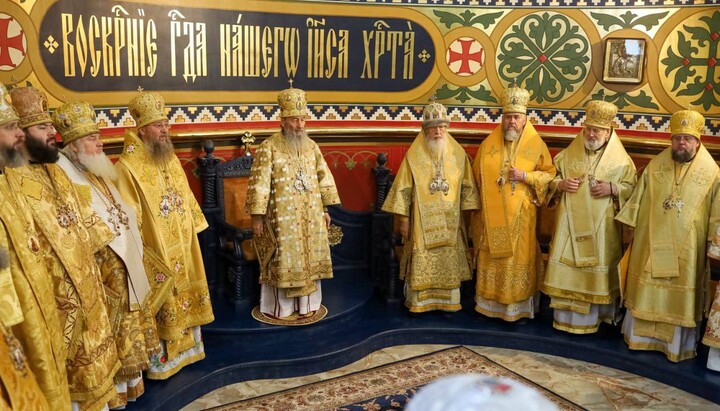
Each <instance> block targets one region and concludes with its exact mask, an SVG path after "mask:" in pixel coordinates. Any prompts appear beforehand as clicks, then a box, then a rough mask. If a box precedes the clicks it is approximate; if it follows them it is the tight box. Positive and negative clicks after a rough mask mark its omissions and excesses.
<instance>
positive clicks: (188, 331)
mask: <svg viewBox="0 0 720 411" xmlns="http://www.w3.org/2000/svg"><path fill="white" fill-rule="evenodd" d="M128 109H129V110H130V114H131V115H132V117H133V119H135V124H136V126H137V128H136V129H135V130H129V131H128V133H127V134H126V136H125V146H124V147H123V151H122V154H121V156H120V160H119V161H118V163H117V164H116V165H115V168H116V170H117V174H118V180H117V184H116V186H117V188H118V191H119V192H120V194H121V195H122V197H123V199H124V200H125V202H126V203H127V204H128V205H130V206H132V207H133V208H134V209H135V212H136V213H137V216H138V220H139V221H140V222H141V234H142V238H143V243H144V245H145V247H147V248H150V249H152V250H153V251H154V252H155V254H156V255H157V256H158V257H159V258H160V260H162V262H163V263H164V265H165V266H167V267H169V269H170V270H171V271H172V276H173V278H174V280H175V289H174V292H173V293H171V294H170V295H169V296H168V298H166V299H165V301H164V303H163V305H162V307H161V308H160V310H159V311H158V314H157V315H156V320H157V329H158V335H159V337H160V339H161V344H160V345H161V351H160V352H159V353H157V354H153V355H151V356H150V366H149V368H148V372H147V377H148V378H150V379H166V378H168V377H170V376H172V375H174V374H175V373H177V372H178V371H179V370H180V369H182V368H183V367H184V366H186V365H188V364H192V363H194V362H197V361H200V360H202V359H203V358H205V348H204V345H203V343H202V338H201V334H200V326H201V325H205V324H208V323H210V322H212V321H213V319H214V316H213V312H212V306H211V304H210V293H209V291H208V286H207V279H206V277H205V267H204V266H203V261H202V255H201V254H200V243H199V242H198V238H197V233H199V232H200V231H202V230H204V229H205V228H207V226H208V224H207V221H205V217H204V216H203V214H202V211H201V210H200V206H199V205H198V203H197V201H196V200H195V196H194V195H193V193H192V191H191V190H190V186H189V185H188V181H187V177H186V176H185V172H184V171H183V168H182V165H180V160H179V159H178V158H177V156H176V155H175V151H174V149H173V144H172V141H171V140H170V135H169V130H170V125H169V124H168V118H167V116H166V115H165V101H164V100H163V98H162V96H160V95H159V94H157V93H149V92H140V94H138V95H137V96H136V97H135V98H133V99H132V100H131V101H130V104H129V107H128Z"/></svg>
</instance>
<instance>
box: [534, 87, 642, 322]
mask: <svg viewBox="0 0 720 411" xmlns="http://www.w3.org/2000/svg"><path fill="white" fill-rule="evenodd" d="M616 112H617V107H615V106H614V105H613V104H611V103H608V102H605V101H600V100H597V101H590V102H589V103H588V105H587V110H586V118H585V125H584V127H583V130H582V131H581V132H580V133H578V135H577V136H576V137H575V139H574V140H573V141H572V142H571V143H570V146H569V147H568V148H566V149H565V150H563V151H561V152H560V153H558V155H556V156H555V160H554V163H555V167H557V172H558V174H557V176H555V179H554V180H553V181H552V182H551V183H550V189H549V193H548V197H549V198H550V199H551V200H550V206H551V207H554V206H556V205H557V219H556V223H555V233H554V235H553V240H552V244H551V246H550V256H549V259H548V266H547V271H546V273H545V281H544V283H543V285H542V291H543V292H544V293H546V294H548V295H550V296H551V297H552V301H551V304H550V307H552V308H554V310H555V311H554V321H553V327H555V328H557V329H559V330H563V331H567V332H570V333H573V334H589V333H594V332H596V331H597V330H598V327H599V325H600V322H602V321H604V322H608V323H612V324H614V323H615V321H616V318H617V316H618V315H619V308H620V307H619V304H618V299H619V297H620V288H619V285H618V274H617V265H618V262H619V261H620V257H622V230H621V228H622V225H621V224H620V223H618V222H616V221H615V214H616V213H617V212H618V211H619V207H622V206H623V205H624V204H625V201H626V200H627V199H628V197H630V194H631V193H632V190H633V188H634V187H635V184H636V183H637V172H636V171H635V164H634V163H633V161H632V159H631V158H630V156H629V155H628V154H627V152H626V151H625V148H624V147H623V145H622V143H621V142H620V139H619V138H618V136H617V134H615V131H614V130H613V128H612V122H613V119H614V117H615V113H616Z"/></svg>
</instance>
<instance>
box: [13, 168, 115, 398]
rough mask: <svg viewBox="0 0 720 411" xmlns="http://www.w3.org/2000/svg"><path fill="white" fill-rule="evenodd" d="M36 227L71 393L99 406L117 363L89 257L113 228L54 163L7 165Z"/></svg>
mask: <svg viewBox="0 0 720 411" xmlns="http://www.w3.org/2000/svg"><path fill="white" fill-rule="evenodd" d="M6 171H7V176H8V181H9V182H10V186H11V187H12V189H13V192H15V193H21V194H22V196H23V197H24V199H25V201H26V202H27V204H28V206H29V208H30V209H31V210H32V213H33V217H34V219H35V222H36V223H37V225H38V228H39V231H40V233H39V234H40V244H41V249H42V250H43V251H44V261H45V265H46V267H47V269H48V271H49V273H50V276H51V277H52V279H53V284H54V290H55V300H56V304H57V307H58V310H59V314H60V323H61V324H63V327H64V332H63V338H64V341H65V344H66V347H67V349H68V358H67V361H66V366H67V373H68V380H69V385H70V396H71V398H72V400H73V401H78V402H81V403H82V404H81V407H83V408H85V409H100V408H102V407H103V406H104V405H105V403H106V402H107V401H108V400H109V399H110V398H111V397H112V396H113V395H114V393H115V390H114V386H113V377H114V375H115V373H116V372H117V370H118V369H119V368H120V362H119V361H118V357H117V350H116V348H115V341H114V339H113V335H112V330H111V328H110V323H109V321H108V317H107V311H106V309H105V304H104V303H105V301H104V293H103V288H102V283H101V278H100V270H99V268H98V266H97V264H96V262H95V260H94V259H93V258H88V257H89V256H92V255H94V254H95V252H96V251H98V250H99V249H101V248H102V247H105V246H106V245H107V244H108V243H109V241H110V239H111V238H112V235H113V234H112V233H111V232H110V230H109V229H108V228H107V226H106V225H105V224H104V223H103V222H102V221H100V220H99V218H97V215H96V214H94V213H93V212H92V210H91V209H89V208H85V207H82V206H81V205H80V202H79V200H78V197H77V193H76V192H75V188H74V186H73V184H72V182H71V181H70V180H69V179H68V178H67V175H66V174H65V173H64V171H62V169H61V168H59V167H58V166H57V165H55V164H44V165H43V164H31V165H28V166H25V167H19V168H11V169H8V170H6Z"/></svg>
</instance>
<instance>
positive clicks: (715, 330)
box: [702, 287, 720, 348]
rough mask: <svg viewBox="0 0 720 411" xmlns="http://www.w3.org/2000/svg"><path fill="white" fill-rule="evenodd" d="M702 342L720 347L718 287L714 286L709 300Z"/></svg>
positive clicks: (719, 294) (719, 292)
mask: <svg viewBox="0 0 720 411" xmlns="http://www.w3.org/2000/svg"><path fill="white" fill-rule="evenodd" d="M702 343H703V344H705V345H707V346H710V347H715V348H720V287H716V288H715V296H714V298H713V300H712V302H711V306H710V315H708V320H707V326H706V327H705V335H703V338H702Z"/></svg>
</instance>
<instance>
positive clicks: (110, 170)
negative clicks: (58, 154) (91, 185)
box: [77, 150, 117, 181]
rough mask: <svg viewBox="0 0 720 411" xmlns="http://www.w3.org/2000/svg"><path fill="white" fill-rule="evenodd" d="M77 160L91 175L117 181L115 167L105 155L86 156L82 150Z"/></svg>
mask: <svg viewBox="0 0 720 411" xmlns="http://www.w3.org/2000/svg"><path fill="white" fill-rule="evenodd" d="M77 160H78V163H80V165H81V166H83V167H85V169H86V170H87V171H88V172H90V173H91V174H94V175H96V176H98V177H102V178H105V179H108V180H110V181H115V180H117V171H115V166H114V165H113V163H112V161H110V159H109V158H108V157H107V156H106V155H105V153H100V154H85V153H84V152H82V150H81V151H80V152H78V153H77Z"/></svg>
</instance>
